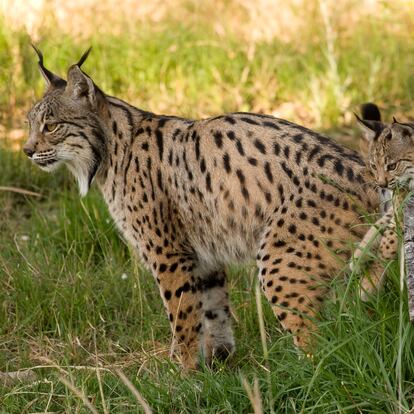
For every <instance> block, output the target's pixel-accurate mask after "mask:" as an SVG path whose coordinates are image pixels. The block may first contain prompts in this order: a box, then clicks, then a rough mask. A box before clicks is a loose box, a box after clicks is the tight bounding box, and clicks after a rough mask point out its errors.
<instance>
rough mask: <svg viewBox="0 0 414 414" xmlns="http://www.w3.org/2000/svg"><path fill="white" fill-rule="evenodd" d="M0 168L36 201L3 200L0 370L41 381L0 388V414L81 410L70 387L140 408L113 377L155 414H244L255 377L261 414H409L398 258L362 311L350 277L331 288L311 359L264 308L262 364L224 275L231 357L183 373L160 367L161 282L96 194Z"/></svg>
mask: <svg viewBox="0 0 414 414" xmlns="http://www.w3.org/2000/svg"><path fill="white" fill-rule="evenodd" d="M0 161H1V167H2V172H3V174H2V175H1V176H0V186H2V185H10V183H11V182H13V184H14V185H15V186H16V187H20V188H25V189H27V190H32V191H35V192H39V193H41V194H42V198H35V197H31V196H25V195H20V194H16V193H12V192H5V191H2V192H1V193H0V211H2V220H1V221H0V251H1V254H0V274H1V279H0V280H1V289H0V303H1V304H2V306H1V308H0V371H15V370H19V369H23V368H33V370H34V371H35V372H36V374H37V380H36V381H34V382H33V381H30V382H28V383H17V384H15V385H14V386H11V387H6V388H3V389H0V412H2V413H26V412H27V413H28V412H44V411H46V412H80V413H83V412H88V411H89V410H88V409H87V408H85V406H84V405H83V403H82V401H81V400H80V399H79V398H78V397H77V396H76V395H75V393H74V392H72V391H71V390H70V389H69V388H68V387H67V386H66V385H65V383H64V382H65V381H69V382H70V383H72V384H73V386H75V387H76V388H77V389H78V390H79V391H80V392H81V393H82V394H83V395H85V396H87V397H88V398H89V400H90V401H91V403H92V404H93V405H94V406H95V407H96V408H97V410H98V412H105V411H104V409H103V406H105V407H106V409H107V412H110V413H129V412H130V413H133V412H136V410H137V407H139V404H138V403H137V400H136V399H135V398H134V396H133V395H132V394H131V392H130V391H129V390H128V388H127V387H126V385H125V384H124V383H123V381H122V380H121V379H120V377H119V376H118V375H117V373H116V368H119V369H121V370H122V371H123V372H124V373H125V374H126V375H127V377H128V378H130V379H131V381H132V382H133V384H134V385H135V387H136V388H137V389H138V390H139V392H140V393H141V394H142V396H143V397H144V398H145V399H146V400H147V401H148V403H149V405H150V406H151V407H152V408H153V409H154V412H165V413H171V412H176V413H187V412H188V413H194V412H197V413H199V412H200V413H202V412H205V413H219V412H222V413H231V412H233V413H243V412H246V413H247V412H252V411H253V409H252V406H251V403H250V401H249V398H248V397H247V393H246V390H245V388H244V386H243V378H246V379H247V381H248V382H249V383H250V384H253V382H254V379H255V378H257V379H258V382H259V388H260V398H261V401H262V404H263V408H264V411H265V412H272V410H273V412H275V413H284V412H286V413H295V412H297V413H311V412H313V413H321V412H323V413H337V412H341V413H345V412H350V413H354V412H363V413H381V412H384V413H394V412H395V413H397V412H402V413H407V412H408V411H409V409H410V408H411V407H412V406H413V405H414V329H413V327H412V326H411V325H410V323H409V321H408V311H407V301H406V297H405V293H404V294H403V295H401V294H400V289H399V272H398V266H397V264H396V263H394V264H392V266H391V267H390V274H389V277H388V281H387V284H386V287H385V290H384V292H382V293H381V294H379V295H377V296H376V297H375V298H374V299H373V301H372V302H371V303H369V304H364V303H361V302H360V301H359V299H358V297H357V293H356V291H357V277H356V276H355V275H354V276H351V277H350V278H349V280H348V281H347V282H346V281H344V280H342V279H339V278H338V280H337V281H335V282H334V283H333V296H332V299H331V300H329V301H328V303H327V306H326V307H325V308H324V311H323V315H322V317H321V323H320V332H319V334H318V336H317V343H318V346H317V347H316V350H315V352H314V355H313V357H312V358H307V357H305V356H303V355H301V354H300V353H299V352H298V351H297V350H296V349H295V348H294V346H293V344H292V340H291V338H290V336H289V335H288V334H286V333H284V332H282V331H281V330H280V328H279V325H278V323H277V321H276V319H275V318H274V316H273V314H272V312H271V310H270V307H269V305H268V304H267V303H266V302H265V300H263V301H262V302H263V303H262V305H263V309H264V322H265V332H266V342H267V347H268V348H269V352H268V356H266V354H265V353H264V351H263V348H262V345H261V340H260V332H259V324H258V316H257V315H258V312H257V306H256V302H255V295H254V286H255V283H256V282H255V276H254V272H249V271H248V269H247V270H246V269H239V268H234V269H232V270H231V277H230V285H231V298H232V305H233V311H234V313H235V315H236V318H237V322H236V321H235V322H234V328H235V334H236V339H237V346H238V348H237V352H236V354H235V356H234V357H233V358H232V359H231V360H230V361H229V362H228V363H226V364H224V365H221V366H218V367H216V369H215V370H213V371H211V370H210V369H208V368H204V369H202V370H201V371H200V372H197V373H193V374H191V375H187V374H184V373H182V372H181V371H180V369H179V367H178V366H177V365H176V364H174V363H172V362H170V361H169V359H168V352H169V344H170V334H169V327H168V323H167V319H166V317H165V315H164V310H163V306H162V303H161V300H160V298H159V295H158V292H157V287H156V284H155V283H154V282H153V280H152V277H151V276H150V275H149V274H148V273H147V272H145V271H143V270H142V269H141V268H140V267H139V265H137V264H136V262H135V261H134V260H133V259H132V256H131V254H130V252H129V251H128V248H127V247H126V246H125V245H124V244H123V243H122V241H121V240H120V238H119V237H118V236H117V233H116V231H115V229H114V227H113V224H112V221H111V220H110V218H109V216H108V213H107V211H106V207H105V206H104V203H103V200H102V199H101V197H100V195H99V194H98V192H97V191H92V192H91V193H90V194H89V195H88V196H87V197H86V198H85V199H83V200H80V198H79V196H78V194H77V189H76V188H75V185H74V183H72V180H71V179H70V177H69V174H68V173H67V172H66V171H59V172H58V173H57V174H56V175H48V174H45V173H42V172H40V171H38V170H37V169H35V168H34V167H33V166H31V165H30V163H29V162H27V160H25V159H23V157H22V156H21V155H19V154H14V153H10V152H8V151H6V150H4V149H3V150H1V151H0ZM123 274H125V275H127V277H126V278H125V276H124V277H122V275H123ZM97 369H98V370H99V371H98V370H97Z"/></svg>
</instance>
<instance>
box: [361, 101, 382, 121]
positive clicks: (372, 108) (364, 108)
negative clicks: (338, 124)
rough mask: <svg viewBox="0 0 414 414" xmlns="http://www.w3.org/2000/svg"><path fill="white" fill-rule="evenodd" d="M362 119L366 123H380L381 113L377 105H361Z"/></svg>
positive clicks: (369, 103) (368, 103) (370, 103)
mask: <svg viewBox="0 0 414 414" xmlns="http://www.w3.org/2000/svg"><path fill="white" fill-rule="evenodd" d="M361 115H362V119H366V120H367V121H381V112H380V110H379V108H378V106H377V105H375V104H374V103H372V102H367V103H365V104H363V105H361Z"/></svg>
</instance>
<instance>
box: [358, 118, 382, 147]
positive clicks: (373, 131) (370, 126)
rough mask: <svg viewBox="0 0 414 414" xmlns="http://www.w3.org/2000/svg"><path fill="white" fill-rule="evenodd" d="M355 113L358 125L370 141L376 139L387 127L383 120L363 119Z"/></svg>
mask: <svg viewBox="0 0 414 414" xmlns="http://www.w3.org/2000/svg"><path fill="white" fill-rule="evenodd" d="M354 115H355V117H356V119H357V123H358V126H359V127H360V128H361V130H362V136H363V137H364V138H365V140H366V141H369V142H370V141H374V140H376V139H377V138H378V137H379V136H380V135H381V132H382V131H383V130H384V128H385V127H386V125H385V124H383V123H382V122H381V121H370V120H366V119H361V118H360V117H359V116H358V115H357V114H354Z"/></svg>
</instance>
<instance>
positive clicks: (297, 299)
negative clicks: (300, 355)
mask: <svg viewBox="0 0 414 414" xmlns="http://www.w3.org/2000/svg"><path fill="white" fill-rule="evenodd" d="M309 237H310V238H311V240H306V242H309V243H305V242H303V243H302V242H299V243H298V242H297V241H296V242H291V243H286V242H284V241H282V240H277V239H274V240H272V239H271V238H268V239H267V240H266V241H265V242H264V243H262V246H261V250H260V251H259V254H258V257H257V266H258V268H259V278H260V284H261V287H262V290H263V291H264V294H265V296H266V297H267V299H268V300H269V302H270V304H271V305H272V308H273V311H274V313H275V315H276V316H277V318H278V319H279V321H280V322H281V324H282V326H283V328H284V329H286V330H288V331H289V332H291V333H292V334H293V335H294V341H295V344H296V345H297V346H300V347H302V348H303V347H306V346H307V345H309V332H310V331H312V330H314V323H313V318H314V317H315V314H316V313H317V311H318V310H319V307H320V304H321V302H322V301H323V300H324V298H325V297H326V293H327V290H328V284H327V282H328V281H329V279H330V276H329V275H330V274H334V273H335V272H336V271H337V268H336V267H335V261H334V259H333V258H332V257H330V256H329V253H328V252H327V251H326V250H325V249H324V248H322V247H321V246H319V244H318V243H319V242H317V241H316V240H314V239H313V237H312V236H309ZM313 242H315V244H318V246H319V247H315V244H313ZM323 253H325V255H324V257H323V258H322V256H321V255H322V254H323Z"/></svg>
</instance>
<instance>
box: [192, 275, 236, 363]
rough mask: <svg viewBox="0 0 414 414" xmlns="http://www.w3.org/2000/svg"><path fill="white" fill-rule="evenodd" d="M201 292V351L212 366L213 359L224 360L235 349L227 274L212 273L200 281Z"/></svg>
mask: <svg viewBox="0 0 414 414" xmlns="http://www.w3.org/2000/svg"><path fill="white" fill-rule="evenodd" d="M199 291H200V294H201V301H202V317H203V331H202V335H201V350H202V354H203V357H204V359H205V362H206V363H207V364H208V365H210V364H211V362H212V360H213V358H217V359H220V360H224V359H226V358H227V357H228V356H229V355H231V354H232V353H233V351H234V348H235V344H234V336H233V331H232V327H231V317H230V304H229V294H228V292H227V286H226V275H225V272H224V271H218V272H212V273H210V274H208V275H207V276H206V277H204V278H203V279H200V282H199Z"/></svg>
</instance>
